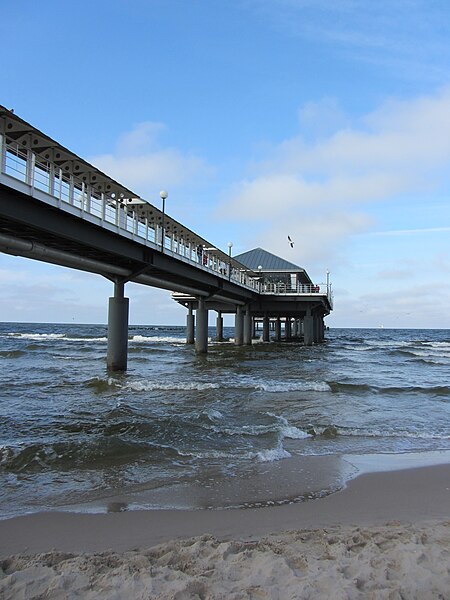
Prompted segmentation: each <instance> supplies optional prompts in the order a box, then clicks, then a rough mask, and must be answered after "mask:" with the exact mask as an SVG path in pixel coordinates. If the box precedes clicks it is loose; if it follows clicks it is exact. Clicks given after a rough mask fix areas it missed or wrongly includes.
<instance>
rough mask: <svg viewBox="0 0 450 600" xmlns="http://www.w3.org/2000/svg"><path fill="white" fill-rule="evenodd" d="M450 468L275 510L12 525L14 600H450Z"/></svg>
mask: <svg viewBox="0 0 450 600" xmlns="http://www.w3.org/2000/svg"><path fill="white" fill-rule="evenodd" d="M449 547H450V464H445V465H435V466H429V467H419V468H411V469H406V470H402V471H387V472H378V473H366V474H362V475H360V476H358V477H356V478H355V479H352V480H350V481H349V482H348V485H347V486H346V487H345V488H344V489H343V490H341V491H339V492H336V493H334V494H331V495H329V496H327V497H325V498H321V499H316V500H309V501H306V502H302V503H298V504H291V505H283V506H276V507H266V508H257V509H254V508H251V509H222V510H217V509H216V510H208V509H205V510H190V511H186V510H153V511H151V510H147V511H130V512H119V513H107V514H86V513H85V514H82V513H41V514H39V513H38V514H34V515H29V516H24V517H16V518H13V519H10V520H5V521H2V522H0V558H1V560H0V596H1V597H2V598H4V599H5V600H15V599H16V598H19V597H20V598H22V599H23V600H33V599H35V598H54V599H55V600H56V599H58V598H64V599H65V600H77V599H79V598H86V600H111V598H129V599H130V600H149V599H150V598H158V600H174V599H177V600H182V599H187V598H204V599H205V600H208V599H213V598H214V600H229V599H230V600H243V599H244V598H246V599H252V600H271V599H274V598H278V599H282V598H298V599H299V600H306V599H310V598H318V599H324V600H325V599H328V598H351V599H359V598H427V600H428V599H430V600H432V599H436V600H438V599H441V598H446V597H447V596H448V591H449V590H450V572H449V569H448V548H449Z"/></svg>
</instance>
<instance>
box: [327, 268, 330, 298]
mask: <svg viewBox="0 0 450 600" xmlns="http://www.w3.org/2000/svg"><path fill="white" fill-rule="evenodd" d="M329 295H330V271H329V270H328V269H327V296H329Z"/></svg>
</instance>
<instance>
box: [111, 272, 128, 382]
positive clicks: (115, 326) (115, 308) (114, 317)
mask: <svg viewBox="0 0 450 600" xmlns="http://www.w3.org/2000/svg"><path fill="white" fill-rule="evenodd" d="M124 293H125V284H124V282H123V281H116V282H115V283H114V296H113V297H112V298H110V299H109V305H108V354H107V360H106V364H107V367H108V369H109V370H110V371H126V370H127V360H128V312H129V303H130V301H129V299H128V298H125V297H124Z"/></svg>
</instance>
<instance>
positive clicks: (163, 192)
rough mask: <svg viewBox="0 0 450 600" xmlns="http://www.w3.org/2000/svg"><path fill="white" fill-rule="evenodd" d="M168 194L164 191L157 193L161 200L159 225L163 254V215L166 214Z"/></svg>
mask: <svg viewBox="0 0 450 600" xmlns="http://www.w3.org/2000/svg"><path fill="white" fill-rule="evenodd" d="M168 195H169V194H168V193H167V192H166V190H161V191H160V192H159V197H160V198H161V200H162V223H161V252H164V242H165V240H164V237H165V230H164V217H165V213H166V198H167V196H168Z"/></svg>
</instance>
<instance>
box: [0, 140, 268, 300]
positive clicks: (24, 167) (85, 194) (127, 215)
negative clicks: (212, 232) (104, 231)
mask: <svg viewBox="0 0 450 600" xmlns="http://www.w3.org/2000/svg"><path fill="white" fill-rule="evenodd" d="M0 173H1V174H4V175H7V176H9V177H12V178H13V179H15V180H17V181H21V182H23V183H25V184H27V185H28V186H29V193H30V195H32V196H33V195H34V190H39V191H40V192H41V193H44V194H45V195H48V196H50V197H51V198H52V199H56V201H57V206H58V207H59V208H62V209H66V210H67V209H68V207H73V208H75V209H77V213H78V216H79V217H81V218H86V216H87V215H91V216H94V217H97V218H98V219H99V223H98V224H99V225H101V226H103V225H104V224H110V225H113V226H115V228H116V229H117V232H118V233H121V234H123V233H125V232H127V233H128V234H131V235H132V238H133V239H134V240H135V241H137V242H142V243H144V244H147V245H151V246H154V247H155V249H161V248H162V246H163V245H164V251H166V252H167V251H169V252H170V253H171V254H173V255H175V256H176V257H179V258H181V259H182V260H184V261H187V262H189V263H192V264H193V265H195V266H196V267H198V268H201V269H202V270H206V271H211V272H214V274H216V275H219V276H221V277H223V278H224V279H229V280H231V281H233V282H234V283H237V284H239V285H242V286H244V287H246V288H249V289H251V290H254V291H259V287H260V283H259V281H258V280H257V279H255V278H253V277H249V276H247V274H246V273H245V272H242V271H239V270H237V269H234V268H232V269H231V273H230V271H229V270H230V264H229V261H228V260H223V259H222V258H221V257H220V256H218V255H217V254H214V253H212V252H211V251H207V250H205V249H204V248H203V246H202V245H200V244H197V245H196V244H193V243H191V242H186V241H185V240H184V239H183V238H180V237H178V236H177V235H176V234H173V233H170V232H167V230H166V228H163V227H162V226H161V225H158V224H154V223H151V222H150V221H149V220H148V218H145V219H142V218H141V217H138V215H137V212H136V211H135V210H134V208H133V207H132V205H131V206H127V205H126V203H124V202H123V201H122V199H118V198H114V197H112V195H111V196H108V195H106V194H104V193H101V192H98V191H96V190H94V189H93V188H92V187H91V186H90V185H89V184H87V183H85V182H84V181H83V180H82V179H81V178H79V177H77V176H76V175H73V174H68V173H65V172H63V170H62V169H61V168H60V167H59V166H58V165H55V164H54V163H52V162H51V161H48V160H44V159H42V158H41V157H40V156H38V155H36V154H35V153H34V152H32V151H31V150H27V149H23V148H21V147H20V146H19V145H18V144H17V143H14V142H12V143H5V138H4V136H2V135H1V134H0ZM163 238H164V239H163Z"/></svg>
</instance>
